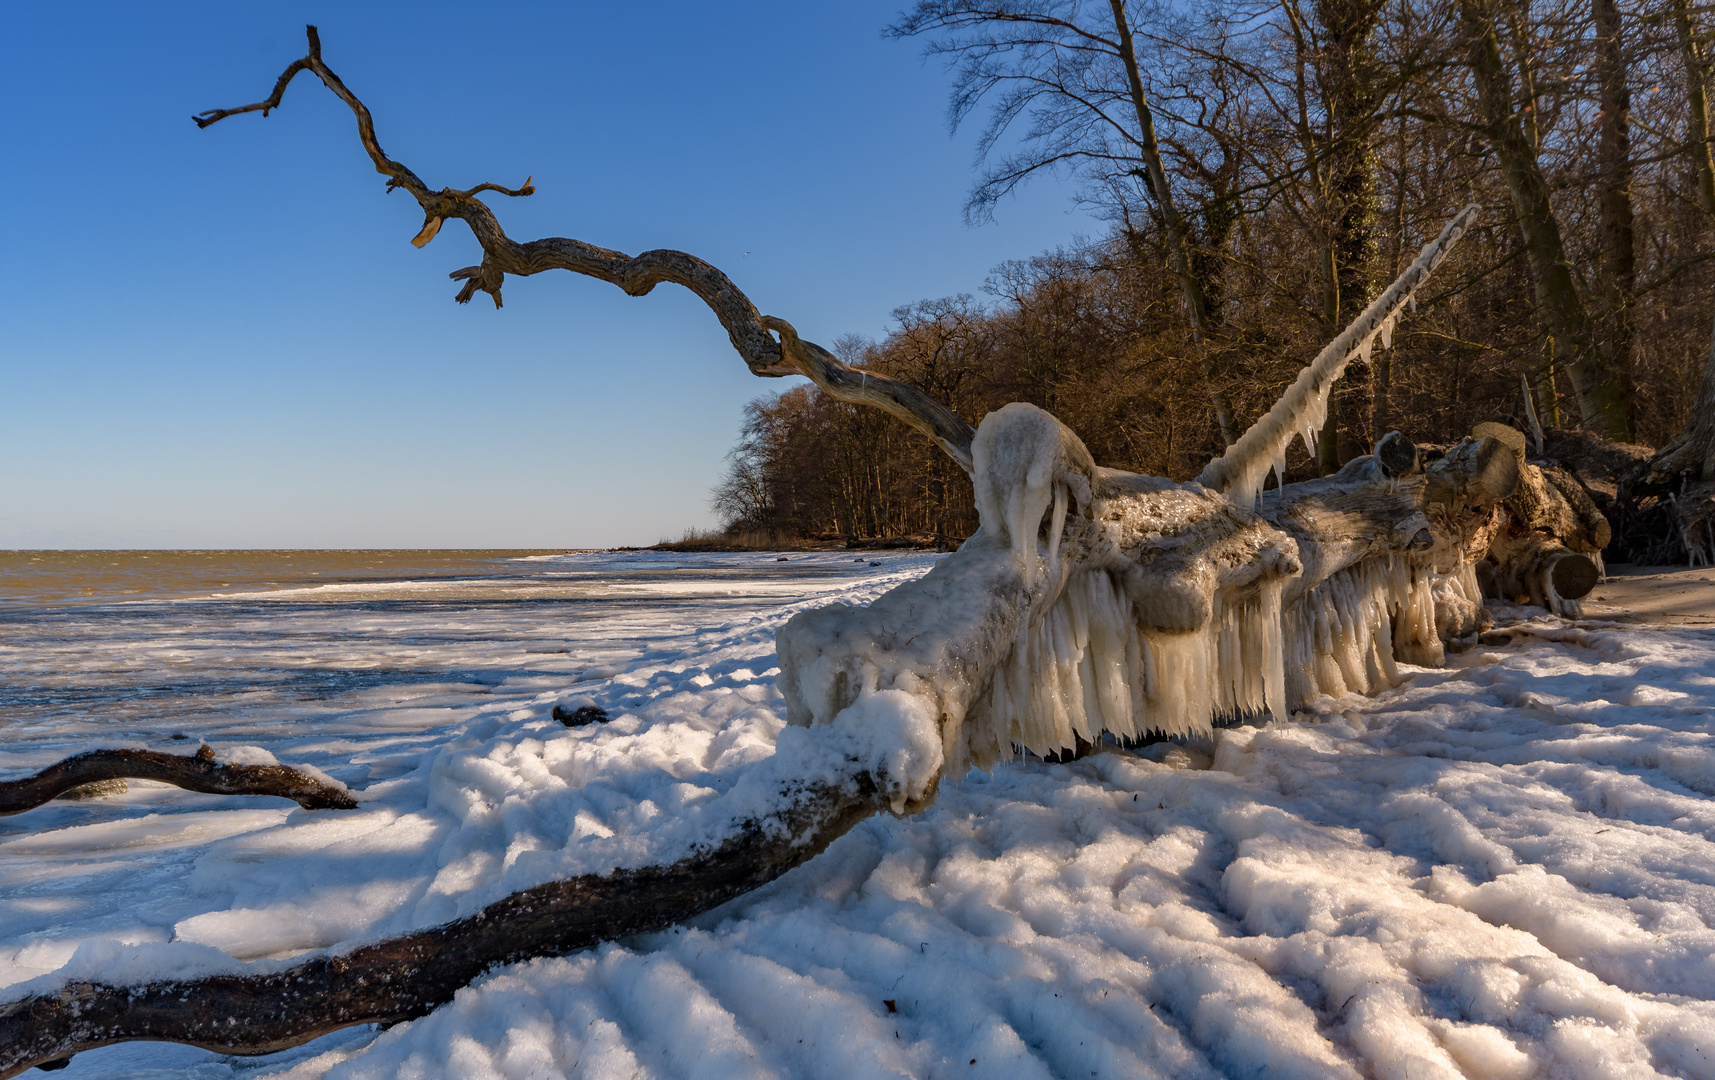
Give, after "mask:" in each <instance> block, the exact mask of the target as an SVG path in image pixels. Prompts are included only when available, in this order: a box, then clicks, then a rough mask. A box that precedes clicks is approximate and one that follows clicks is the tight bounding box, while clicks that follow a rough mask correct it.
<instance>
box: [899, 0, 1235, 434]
mask: <svg viewBox="0 0 1715 1080" xmlns="http://www.w3.org/2000/svg"><path fill="white" fill-rule="evenodd" d="M1104 14H1105V15H1106V16H1107V17H1106V18H1100V19H1098V18H1097V17H1093V16H1092V17H1088V18H1082V17H1081V16H1082V15H1083V11H1082V5H1081V4H1079V3H1077V2H1075V0H921V2H920V3H918V5H917V6H916V7H915V8H913V9H912V10H911V12H910V13H908V14H907V15H905V16H904V17H902V18H901V19H900V20H899V21H898V22H896V23H894V24H893V25H892V26H891V27H889V29H888V33H889V34H891V35H893V36H895V37H919V36H925V35H929V36H932V40H931V43H930V45H929V53H930V55H934V56H945V57H947V58H948V59H949V61H950V63H951V64H952V65H953V67H954V70H955V71H956V73H957V74H956V80H955V84H954V89H953V102H952V110H951V111H952V117H953V123H954V125H955V126H957V125H959V124H960V123H962V122H963V121H964V120H965V119H967V118H968V117H969V116H970V115H971V114H972V113H973V112H975V111H976V110H977V109H978V108H979V107H981V106H982V105H983V104H984V103H985V101H989V99H991V97H992V99H993V100H992V106H993V107H992V110H991V113H990V116H989V120H988V123H987V125H986V126H985V128H984V129H983V133H982V139H981V146H982V152H983V153H984V154H985V155H989V154H991V153H992V152H993V150H994V149H995V147H996V146H997V145H998V144H999V143H1000V141H1001V139H1002V137H1003V136H1005V135H1006V134H1007V133H1008V132H1009V130H1010V129H1011V128H1012V127H1013V125H1014V124H1015V123H1016V122H1018V121H1019V119H1020V118H1021V117H1024V116H1028V117H1029V121H1028V127H1027V128H1026V133H1025V136H1024V142H1025V149H1024V150H1023V151H1021V152H1019V153H1016V154H1010V155H1006V156H1004V157H1002V158H1000V159H999V160H998V161H996V162H994V164H993V165H992V167H991V168H990V169H989V171H988V172H987V173H986V174H985V176H984V177H983V180H982V181H981V182H980V183H979V184H978V185H977V187H976V189H975V190H974V191H973V192H972V194H971V198H970V202H969V203H968V204H967V208H966V214H967V216H969V217H973V218H981V217H984V216H986V215H988V214H990V213H992V211H993V207H994V204H995V203H996V202H997V201H998V200H1000V199H1001V198H1003V197H1004V196H1006V195H1007V194H1009V193H1010V192H1011V191H1012V190H1013V189H1014V188H1016V187H1017V186H1018V185H1019V184H1020V183H1022V182H1024V181H1025V180H1026V179H1028V178H1029V177H1030V176H1032V175H1034V174H1036V173H1038V172H1041V171H1044V170H1051V169H1056V168H1072V169H1074V170H1076V171H1079V172H1080V173H1081V174H1082V175H1083V176H1084V177H1085V178H1086V181H1087V182H1088V183H1090V184H1092V185H1093V186H1094V187H1095V188H1097V189H1108V190H1113V189H1114V188H1115V187H1116V182H1117V181H1118V180H1119V178H1121V177H1136V178H1138V179H1141V180H1142V182H1143V185H1144V187H1145V189H1146V190H1147V191H1148V193H1149V196H1150V199H1151V200H1152V202H1153V204H1154V207H1155V211H1156V213H1157V214H1158V215H1159V217H1160V221H1161V225H1162V228H1163V230H1164V232H1165V234H1166V237H1167V248H1168V251H1167V254H1168V258H1169V261H1170V265H1171V266H1172V267H1173V272H1174V274H1175V276H1176V277H1177V279H1178V282H1179V289H1180V293H1181V295H1182V296H1183V299H1184V304H1185V313H1186V319H1187V321H1188V322H1189V325H1190V329H1191V334H1192V339H1193V344H1194V347H1195V348H1196V350H1197V352H1198V355H1199V358H1200V360H1201V362H1202V364H1203V367H1204V373H1205V378H1206V379H1208V380H1209V381H1210V386H1209V402H1210V405H1211V406H1212V407H1213V409H1214V410H1215V417H1216V424H1217V426H1218V427H1219V428H1220V432H1221V437H1222V440H1223V441H1224V442H1227V443H1231V442H1232V440H1233V437H1234V435H1235V434H1236V431H1235V429H1234V424H1233V411H1232V406H1231V404H1230V403H1229V402H1228V400H1227V396H1226V394H1225V393H1224V392H1223V391H1222V390H1221V389H1220V388H1219V387H1218V386H1216V385H1215V384H1214V381H1213V377H1212V372H1210V370H1209V361H1208V353H1207V349H1208V344H1209V342H1208V339H1209V337H1210V331H1211V329H1212V327H1213V325H1214V324H1215V322H1217V321H1218V320H1217V318H1216V317H1215V316H1214V315H1213V314H1212V312H1211V304H1210V300H1211V298H1210V295H1209V294H1210V289H1209V287H1208V282H1207V279H1206V276H1207V268H1206V267H1205V268H1204V272H1203V273H1199V265H1198V259H1197V248H1198V245H1197V243H1196V241H1195V238H1194V237H1193V236H1192V234H1191V228H1190V225H1189V224H1188V222H1187V221H1186V217H1185V215H1184V213H1183V212H1182V211H1181V209H1180V207H1179V205H1178V203H1177V202H1176V200H1175V196H1174V191H1173V184H1172V180H1171V178H1170V176H1169V174H1168V170H1167V168H1166V166H1165V165H1164V164H1163V161H1162V156H1161V144H1160V139H1159V137H1158V135H1157V133H1156V120H1155V110H1154V108H1153V107H1152V106H1151V104H1150V98H1149V93H1148V90H1147V88H1146V86H1145V84H1144V78H1143V71H1142V69H1141V67H1140V66H1139V64H1138V58H1137V45H1136V41H1135V40H1134V35H1133V31H1132V25H1131V19H1130V17H1129V16H1128V15H1127V13H1126V5H1125V0H1109V3H1108V11H1107V12H1106V13H1104Z"/></svg>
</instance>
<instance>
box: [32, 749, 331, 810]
mask: <svg viewBox="0 0 1715 1080" xmlns="http://www.w3.org/2000/svg"><path fill="white" fill-rule="evenodd" d="M119 779H131V780H159V781H161V782H162V783H166V784H172V785H174V786H175V787H181V788H184V789H185V790H186V791H200V792H202V793H204V794H207V795H277V796H279V797H281V798H285V799H291V800H292V801H293V802H295V803H297V804H298V805H299V806H302V807H303V808H304V809H306V810H350V809H352V808H353V807H355V806H356V805H357V800H356V799H354V798H352V795H351V792H350V791H348V790H346V788H345V786H344V785H342V784H339V783H337V782H334V781H331V780H329V779H328V778H327V777H325V776H313V775H311V774H309V773H306V772H303V771H301V770H299V769H294V768H291V767H289V766H285V765H280V764H278V763H274V764H263V763H250V764H243V763H239V762H226V761H220V760H218V759H217V756H216V754H215V751H214V749H213V748H212V747H209V746H206V745H205V746H203V747H201V748H200V749H198V750H197V752H196V753H195V754H167V753H163V752H161V751H159V750H143V749H129V748H127V749H117V750H89V751H86V752H84V753H81V754H78V755H76V756H74V757H69V758H66V759H65V760H64V761H61V762H59V763H57V764H54V765H50V766H48V767H47V768H45V769H43V770H42V771H41V772H39V773H36V774H35V775H34V776H27V777H24V778H23V779H21V780H6V781H0V815H5V814H21V813H23V812H24V811H25V810H29V809H31V808H33V807H37V806H40V805H42V804H43V803H45V802H47V801H48V800H49V799H52V798H54V797H56V796H58V795H62V794H64V793H66V792H68V791H71V790H72V789H73V788H79V787H82V786H84V785H85V784H96V783H101V782H102V781H106V780H119Z"/></svg>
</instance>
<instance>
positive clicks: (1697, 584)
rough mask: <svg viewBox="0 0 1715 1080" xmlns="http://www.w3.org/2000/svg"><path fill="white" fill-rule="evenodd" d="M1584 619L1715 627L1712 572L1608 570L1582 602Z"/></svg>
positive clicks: (1674, 568) (1676, 568)
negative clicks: (1623, 619) (1615, 619)
mask: <svg viewBox="0 0 1715 1080" xmlns="http://www.w3.org/2000/svg"><path fill="white" fill-rule="evenodd" d="M1584 613H1585V615H1586V616H1589V617H1592V618H1598V619H1613V618H1625V619H1631V620H1635V621H1637V622H1640V623H1660V624H1666V625H1670V626H1715V569H1712V568H1710V567H1707V566H1705V567H1699V568H1697V569H1695V570H1691V569H1687V568H1685V567H1683V566H1610V567H1608V576H1607V578H1606V579H1604V580H1603V581H1602V582H1601V583H1600V584H1598V585H1597V586H1596V588H1595V590H1594V591H1593V592H1592V593H1591V594H1590V595H1589V596H1588V597H1587V598H1586V599H1585V601H1584Z"/></svg>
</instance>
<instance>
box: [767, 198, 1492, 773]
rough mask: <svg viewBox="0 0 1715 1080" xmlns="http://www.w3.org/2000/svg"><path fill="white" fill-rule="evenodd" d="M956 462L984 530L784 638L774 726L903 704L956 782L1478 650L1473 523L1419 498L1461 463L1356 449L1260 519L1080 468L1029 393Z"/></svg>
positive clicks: (1189, 729) (1203, 497) (1351, 688)
mask: <svg viewBox="0 0 1715 1080" xmlns="http://www.w3.org/2000/svg"><path fill="white" fill-rule="evenodd" d="M1463 220H1464V216H1463V215H1462V216H1461V218H1459V219H1456V221H1455V222H1454V224H1453V225H1451V226H1449V230H1450V231H1453V230H1456V228H1457V226H1458V225H1459V224H1460V222H1462V221H1463ZM1447 235H1448V234H1444V235H1443V241H1442V242H1441V243H1440V244H1439V245H1432V246H1431V248H1430V249H1426V254H1425V256H1424V257H1423V258H1422V259H1420V263H1422V264H1424V265H1426V266H1427V265H1429V264H1431V263H1432V262H1433V255H1434V253H1435V252H1436V251H1438V250H1441V249H1442V248H1444V245H1445V241H1446V238H1447ZM1419 279H1421V275H1419ZM1395 292H1397V290H1395ZM1396 299H1397V297H1396ZM1381 322H1382V323H1384V324H1385V323H1386V322H1388V320H1387V319H1385V318H1384V319H1383V320H1381ZM1300 385H1306V384H1305V382H1304V381H1303V380H1301V382H1300ZM1288 397H1289V398H1290V397H1291V395H1290V394H1289V395H1288ZM1324 399H1325V395H1322V396H1321V398H1318V399H1317V400H1324ZM1276 412H1277V413H1281V414H1282V415H1292V414H1293V413H1292V410H1290V409H1287V410H1284V411H1282V410H1276ZM1273 415H1275V414H1271V416H1273ZM1270 422H1271V421H1270V420H1268V419H1267V418H1265V420H1264V421H1262V422H1260V423H1259V427H1260V426H1265V425H1267V424H1268V423H1270ZM1311 426H1312V427H1313V426H1314V425H1311ZM1247 437H1248V436H1247ZM1467 456H1468V455H1467ZM972 460H973V464H974V470H973V480H974V484H975V493H976V503H977V510H978V514H979V518H980V521H981V527H980V529H979V530H978V532H977V533H976V535H974V536H973V537H972V538H971V539H970V540H969V541H968V542H967V543H966V544H965V545H964V546H963V547H962V548H961V549H960V550H959V551H958V552H957V553H956V554H955V555H954V556H952V557H950V558H948V559H945V560H943V561H942V562H941V563H940V564H938V565H937V566H936V567H935V568H934V569H933V570H932V571H930V573H929V574H927V575H925V576H924V577H923V578H921V579H919V580H917V581H914V582H910V583H908V584H905V585H902V586H900V587H899V588H897V589H895V590H893V591H892V592H889V593H887V594H886V595H884V596H882V597H880V598H878V599H877V600H876V601H875V602H874V603H873V604H871V605H870V606H869V607H867V608H852V607H847V606H844V605H836V606H833V607H830V608H821V609H816V610H811V611H805V612H801V613H799V614H798V615H796V616H795V617H794V618H793V619H792V620H791V621H790V622H789V623H788V624H787V625H786V626H784V627H782V628H781V630H780V632H779V635H778V648H779V655H780V661H781V663H780V666H781V676H780V687H781V690H782V692H783V694H784V696H785V698H786V704H787V714H788V718H789V719H790V720H791V721H792V722H794V723H797V724H801V725H806V726H808V725H813V724H822V723H829V722H834V721H836V720H839V721H842V722H844V723H845V724H846V725H847V726H849V725H850V724H851V722H852V717H853V716H854V715H856V714H857V713H860V712H862V711H864V710H866V709H868V708H870V706H869V704H868V703H869V702H870V700H871V699H872V698H874V697H875V696H876V695H879V694H887V693H898V694H903V695H905V696H907V697H911V698H914V699H916V700H918V701H920V702H921V711H922V712H923V714H925V715H928V716H933V717H934V718H935V722H936V723H937V724H938V725H939V729H940V735H941V741H942V753H941V755H940V759H941V761H940V763H941V764H942V765H943V767H945V768H946V769H947V770H949V771H951V772H952V773H953V775H958V774H960V773H962V772H963V771H965V770H966V769H968V768H969V767H971V766H973V765H974V766H977V767H982V768H987V767H990V766H992V765H993V764H994V763H995V762H997V761H1000V760H1002V759H1005V758H1007V757H1010V756H1011V755H1012V754H1013V753H1015V751H1016V750H1017V749H1020V748H1022V749H1025V750H1029V751H1031V752H1033V753H1036V754H1041V755H1046V754H1049V753H1053V752H1057V751H1060V750H1063V749H1067V748H1072V747H1075V746H1077V745H1078V744H1079V743H1080V742H1084V743H1094V742H1096V741H1098V740H1099V739H1100V737H1101V736H1102V735H1103V734H1104V733H1107V734H1112V735H1116V736H1119V737H1121V738H1125V739H1135V738H1137V737H1139V736H1142V735H1145V734H1148V733H1151V732H1159V733H1163V734H1167V735H1185V734H1193V733H1203V732H1207V731H1208V730H1209V729H1210V728H1211V726H1212V725H1213V723H1214V722H1215V721H1217V720H1219V719H1221V718H1229V719H1230V718H1241V717H1246V716H1254V715H1258V714H1261V713H1264V712H1267V713H1272V714H1273V715H1275V716H1281V717H1284V716H1287V715H1290V713H1291V712H1292V711H1293V710H1294V709H1297V708H1299V707H1300V706H1301V705H1302V704H1303V703H1305V702H1307V701H1310V700H1311V699H1313V698H1315V697H1317V696H1319V695H1323V694H1327V695H1333V696H1341V695H1345V694H1349V693H1361V694H1367V693H1371V692H1374V691H1376V690H1379V689H1382V688H1384V687H1388V686H1392V685H1394V684H1395V683H1397V682H1398V681H1399V672H1398V668H1397V663H1398V662H1400V661H1403V662H1407V663H1415V664H1421V665H1426V666H1438V665H1440V664H1441V663H1442V662H1443V660H1444V653H1443V650H1444V645H1443V642H1444V641H1447V640H1455V639H1470V640H1474V638H1473V637H1472V635H1473V633H1474V630H1475V628H1476V624H1477V621H1478V619H1479V618H1480V613H1481V610H1482V607H1481V594H1480V590H1479V588H1478V585H1477V582H1476V578H1475V574H1474V572H1473V568H1472V564H1471V563H1470V562H1469V561H1468V559H1467V558H1466V550H1465V549H1466V546H1467V545H1466V543H1465V541H1466V540H1467V539H1468V538H1467V537H1465V536H1464V535H1463V530H1465V529H1466V528H1468V525H1459V524H1457V523H1454V522H1451V521H1444V520H1442V518H1443V517H1444V515H1443V514H1442V511H1440V510H1432V511H1431V512H1432V513H1434V514H1436V515H1437V520H1438V521H1440V522H1441V523H1440V524H1438V525H1435V526H1434V527H1433V528H1432V527H1431V522H1430V520H1429V518H1428V517H1426V516H1425V513H1424V508H1425V506H1426V505H1427V504H1426V502H1425V499H1426V497H1427V495H1428V494H1429V491H1428V487H1429V486H1432V485H1437V484H1439V485H1440V486H1441V488H1442V490H1441V491H1440V492H1439V493H1438V494H1436V496H1435V497H1436V498H1438V499H1445V498H1455V499H1457V498H1459V497H1461V496H1460V493H1459V490H1458V484H1459V479H1458V477H1457V476H1456V475H1452V473H1456V472H1457V469H1454V468H1449V469H1441V470H1440V471H1439V472H1436V473H1435V475H1431V476H1425V475H1417V476H1411V477H1405V478H1400V477H1394V476H1391V475H1389V474H1387V473H1386V472H1385V471H1384V470H1383V468H1382V467H1381V465H1380V464H1379V463H1378V462H1377V461H1376V460H1375V459H1373V458H1362V459H1359V460H1357V461H1355V462H1352V463H1350V464H1349V465H1348V466H1347V467H1346V468H1345V469H1343V470H1342V471H1341V472H1340V473H1339V474H1338V475H1336V476H1335V477H1331V478H1328V479H1326V480H1322V481H1315V482H1313V483H1310V484H1303V485H1295V486H1294V495H1293V498H1292V499H1290V500H1279V501H1278V502H1277V503H1276V505H1274V506H1273V508H1272V509H1271V510H1270V511H1269V513H1270V514H1273V515H1274V517H1275V518H1277V519H1278V521H1276V520H1270V519H1269V518H1268V517H1266V516H1265V515H1262V514H1259V513H1258V512H1256V511H1254V510H1252V509H1251V508H1250V507H1249V505H1247V504H1246V502H1245V500H1244V499H1237V500H1235V499H1231V498H1228V497H1225V496H1222V495H1218V494H1216V493H1214V492H1211V491H1209V490H1208V489H1207V488H1206V487H1204V486H1203V485H1201V484H1199V483H1190V484H1174V483H1172V482H1170V481H1167V480H1162V479H1158V478H1154V477H1145V476H1137V475H1133V474H1129V473H1120V472H1115V471H1111V470H1105V469H1099V468H1097V467H1096V466H1095V465H1094V463H1093V462H1092V460H1091V458H1090V455H1089V452H1088V450H1087V449H1086V448H1085V447H1084V445H1083V443H1082V442H1081V441H1080V440H1079V439H1078V438H1077V436H1076V435H1075V434H1073V433H1072V432H1071V431H1070V430H1069V429H1067V428H1066V427H1065V426H1064V425H1062V424H1061V423H1059V422H1058V421H1057V420H1055V419H1054V418H1053V417H1052V416H1050V415H1049V414H1048V413H1046V412H1043V411H1042V410H1040V409H1037V408H1035V407H1034V406H1031V405H1025V404H1012V405H1008V406H1006V407H1005V408H1002V409H1000V410H997V411H996V412H994V413H991V414H990V415H989V416H988V417H987V418H985V419H984V421H983V423H982V426H981V427H980V428H979V429H978V431H977V435H976V439H975V441H974V442H973V445H972ZM1461 460H1463V459H1461ZM1444 473H1445V474H1448V475H1443V474H1444ZM1354 499H1356V500H1357V501H1358V502H1361V503H1364V504H1365V505H1366V506H1367V507H1368V509H1367V510H1365V511H1362V512H1359V511H1354V510H1353V509H1352V503H1353V500H1354ZM1253 501H1254V500H1253ZM1378 513H1379V514H1380V515H1381V516H1377V514H1378ZM1389 514H1392V515H1395V516H1393V517H1389V516H1387V515H1389ZM1378 523H1383V524H1381V526H1380V527H1381V528H1382V531H1383V532H1384V533H1390V534H1391V535H1385V536H1380V537H1378V536H1376V535H1374V530H1375V529H1376V528H1377V527H1378ZM1329 530H1331V531H1329ZM1301 548H1302V550H1301ZM917 760H924V761H926V760H928V758H927V757H923V756H919V758H918V759H917ZM911 782H912V783H919V782H920V780H919V779H916V778H914V779H913V780H912V781H911Z"/></svg>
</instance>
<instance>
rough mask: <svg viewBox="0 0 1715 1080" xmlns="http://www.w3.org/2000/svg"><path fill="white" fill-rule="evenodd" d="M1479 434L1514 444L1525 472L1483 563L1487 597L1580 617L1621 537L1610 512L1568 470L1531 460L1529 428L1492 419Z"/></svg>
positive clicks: (1481, 576) (1478, 429)
mask: <svg viewBox="0 0 1715 1080" xmlns="http://www.w3.org/2000/svg"><path fill="white" fill-rule="evenodd" d="M1475 434H1477V435H1479V436H1483V437H1488V438H1493V439H1495V440H1496V441H1498V442H1500V443H1502V444H1504V445H1505V446H1506V447H1508V448H1509V449H1510V450H1511V452H1512V454H1513V456H1514V458H1515V459H1516V462H1517V471H1518V486H1517V488H1516V490H1514V491H1513V493H1512V494H1511V495H1510V496H1508V497H1507V498H1506V499H1505V500H1504V501H1503V502H1502V504H1501V505H1502V508H1503V510H1504V513H1503V514H1502V515H1501V521H1500V523H1499V527H1498V528H1497V529H1496V530H1495V531H1494V535H1493V538H1492V539H1491V540H1490V543H1489V549H1488V552H1487V557H1486V558H1485V559H1484V560H1483V561H1482V562H1480V563H1478V564H1477V565H1478V577H1479V580H1480V582H1481V584H1482V587H1483V592H1484V595H1486V596H1493V597H1498V598H1500V599H1503V600H1511V601H1514V602H1516V603H1521V604H1535V605H1536V606H1537V607H1542V608H1547V609H1548V610H1549V611H1552V612H1554V613H1555V614H1556V615H1565V616H1568V617H1572V618H1576V617H1577V616H1578V615H1580V614H1582V608H1581V606H1580V605H1579V601H1580V600H1582V599H1583V598H1584V597H1585V596H1587V595H1589V593H1590V590H1591V589H1593V588H1595V587H1596V582H1597V581H1599V580H1600V579H1601V576H1602V552H1603V550H1604V549H1605V548H1606V547H1607V546H1608V543H1609V541H1610V540H1612V539H1613V531H1612V527H1611V526H1610V524H1609V522H1608V519H1607V517H1606V515H1604V514H1603V513H1602V511H1601V510H1599V509H1597V507H1596V504H1595V502H1594V501H1593V500H1592V499H1591V498H1590V495H1589V493H1588V492H1586V491H1585V490H1584V485H1583V484H1581V483H1580V482H1579V481H1578V479H1577V477H1575V476H1573V475H1572V474H1571V473H1569V472H1568V471H1567V470H1565V469H1563V468H1559V467H1556V466H1553V465H1546V466H1539V465H1536V464H1533V463H1531V462H1530V461H1528V460H1526V456H1525V449H1526V440H1525V436H1524V433H1523V432H1521V431H1519V430H1517V429H1516V428H1511V427H1508V426H1506V425H1505V424H1496V423H1485V424H1478V425H1477V427H1476V431H1475Z"/></svg>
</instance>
